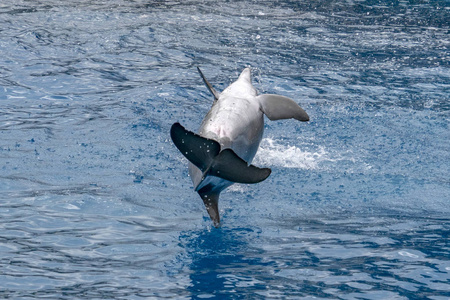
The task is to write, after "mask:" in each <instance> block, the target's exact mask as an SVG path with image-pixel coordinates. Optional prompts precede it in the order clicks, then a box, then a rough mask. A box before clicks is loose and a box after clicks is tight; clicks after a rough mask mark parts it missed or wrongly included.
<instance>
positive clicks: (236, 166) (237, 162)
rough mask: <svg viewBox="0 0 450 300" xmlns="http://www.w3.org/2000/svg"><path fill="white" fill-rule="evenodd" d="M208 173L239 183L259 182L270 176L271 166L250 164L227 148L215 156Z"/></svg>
mask: <svg viewBox="0 0 450 300" xmlns="http://www.w3.org/2000/svg"><path fill="white" fill-rule="evenodd" d="M207 172H208V173H207V174H208V175H212V176H216V177H220V178H222V179H225V180H228V181H232V182H237V183H258V182H261V181H263V180H264V179H266V178H267V177H269V175H270V173H271V170H270V169H269V168H258V167H255V166H254V165H248V164H247V162H245V161H244V160H243V159H242V158H240V157H239V156H238V155H237V154H236V153H234V151H233V150H231V149H225V150H223V151H221V152H220V153H219V155H217V157H215V158H214V160H213V162H212V164H211V167H210V168H209V170H208V171H207Z"/></svg>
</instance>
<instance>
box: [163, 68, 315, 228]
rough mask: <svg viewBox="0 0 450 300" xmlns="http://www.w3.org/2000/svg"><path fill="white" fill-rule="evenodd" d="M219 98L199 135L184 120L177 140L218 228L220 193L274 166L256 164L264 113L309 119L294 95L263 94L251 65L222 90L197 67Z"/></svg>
mask: <svg viewBox="0 0 450 300" xmlns="http://www.w3.org/2000/svg"><path fill="white" fill-rule="evenodd" d="M197 70H198V72H199V73H200V75H201V77H202V79H203V81H204V83H205V85H206V86H207V87H208V89H209V90H210V92H211V93H212V94H213V96H214V103H213V105H212V107H211V109H210V111H209V112H208V114H207V115H206V117H205V118H204V119H203V121H202V124H201V126H200V132H199V134H195V133H193V132H191V131H189V130H186V129H185V128H184V127H183V126H181V125H180V124H179V123H175V124H173V125H172V128H171V130H170V136H171V138H172V141H173V143H174V144H175V146H176V147H177V148H178V150H180V151H181V153H182V154H183V155H184V156H185V157H186V158H187V159H188V160H189V175H190V176H191V179H192V183H193V184H194V189H195V191H196V192H198V194H199V195H200V197H201V198H202V200H203V202H204V204H205V207H206V210H207V211H208V214H209V216H210V218H211V220H212V221H213V224H214V226H215V227H218V226H219V225H220V216H219V207H218V204H219V194H220V192H221V191H223V190H224V189H226V188H227V187H229V186H230V185H232V184H233V183H235V182H238V183H258V182H261V181H263V180H265V179H266V178H267V177H268V176H269V175H270V172H271V170H270V169H268V168H258V167H255V166H254V165H251V164H250V163H251V162H252V160H253V157H254V156H255V154H256V151H257V150H258V147H259V144H260V142H261V139H262V136H263V131H264V115H266V116H267V117H268V118H269V119H270V120H280V119H296V120H299V121H303V122H305V121H309V116H308V114H307V113H306V112H305V111H304V110H303V109H302V108H301V107H300V106H299V105H298V104H297V103H296V102H295V101H294V100H292V99H290V98H287V97H284V96H280V95H274V94H263V95H258V93H257V91H256V89H255V88H254V87H253V85H252V83H251V74H250V69H249V68H245V69H244V70H243V71H242V73H241V75H240V76H239V78H238V80H236V81H235V82H233V83H232V84H231V85H230V86H228V87H227V88H226V89H225V90H223V91H222V93H218V92H217V91H216V90H215V89H214V88H213V86H212V85H211V84H210V83H209V82H208V80H207V79H206V78H205V76H204V75H203V73H202V71H201V70H200V68H197Z"/></svg>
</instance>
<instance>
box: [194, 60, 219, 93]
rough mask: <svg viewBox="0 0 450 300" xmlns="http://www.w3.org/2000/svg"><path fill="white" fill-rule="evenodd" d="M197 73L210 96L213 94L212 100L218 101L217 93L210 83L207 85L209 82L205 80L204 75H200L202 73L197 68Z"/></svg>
mask: <svg viewBox="0 0 450 300" xmlns="http://www.w3.org/2000/svg"><path fill="white" fill-rule="evenodd" d="M197 71H198V72H199V73H200V76H202V79H203V82H204V83H205V85H206V87H207V88H208V89H209V91H210V92H211V94H213V96H214V100H218V99H219V93H218V92H217V91H216V90H215V89H214V88H213V86H212V85H211V83H209V81H208V80H207V79H206V77H205V75H203V73H202V71H201V70H200V68H199V67H197Z"/></svg>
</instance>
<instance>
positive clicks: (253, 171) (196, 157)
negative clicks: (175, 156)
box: [170, 123, 271, 198]
mask: <svg viewBox="0 0 450 300" xmlns="http://www.w3.org/2000/svg"><path fill="white" fill-rule="evenodd" d="M170 136H171V138H172V141H173V143H174V144H175V146H176V147H177V148H178V150H180V152H181V154H183V155H184V156H185V157H186V158H187V159H188V160H189V161H190V162H191V163H193V164H194V165H195V166H196V167H197V168H199V169H200V170H201V171H202V172H203V179H204V178H206V177H207V176H216V177H219V178H222V179H225V180H228V181H232V182H237V183H258V182H261V181H263V180H265V179H266V178H267V177H269V175H270V173H271V170H270V169H269V168H258V167H255V166H254V165H248V164H247V162H246V161H244V160H243V159H242V158H240V157H239V156H238V155H237V154H236V153H235V152H234V151H233V150H231V149H224V150H222V151H220V144H219V143H218V142H216V141H214V140H211V139H207V138H204V137H201V136H199V135H198V134H195V133H193V132H191V131H189V130H186V129H185V128H184V127H183V126H181V125H180V123H174V124H173V125H172V128H171V129H170ZM217 198H218V197H217Z"/></svg>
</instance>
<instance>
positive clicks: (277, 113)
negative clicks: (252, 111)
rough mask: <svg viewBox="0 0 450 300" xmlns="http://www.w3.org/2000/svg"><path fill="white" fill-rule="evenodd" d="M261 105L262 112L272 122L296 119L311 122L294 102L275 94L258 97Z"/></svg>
mask: <svg viewBox="0 0 450 300" xmlns="http://www.w3.org/2000/svg"><path fill="white" fill-rule="evenodd" d="M256 98H257V99H258V100H259V103H260V104H261V110H262V111H263V113H264V114H265V115H266V116H267V117H268V118H269V119H270V120H272V121H275V120H281V119H296V120H299V121H303V122H306V121H309V116H308V114H307V113H306V111H304V110H303V108H301V107H300V106H299V105H298V104H297V103H296V102H295V101H294V100H292V99H290V98H288V97H284V96H280V95H275V94H263V95H259V96H257V97H256Z"/></svg>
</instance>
